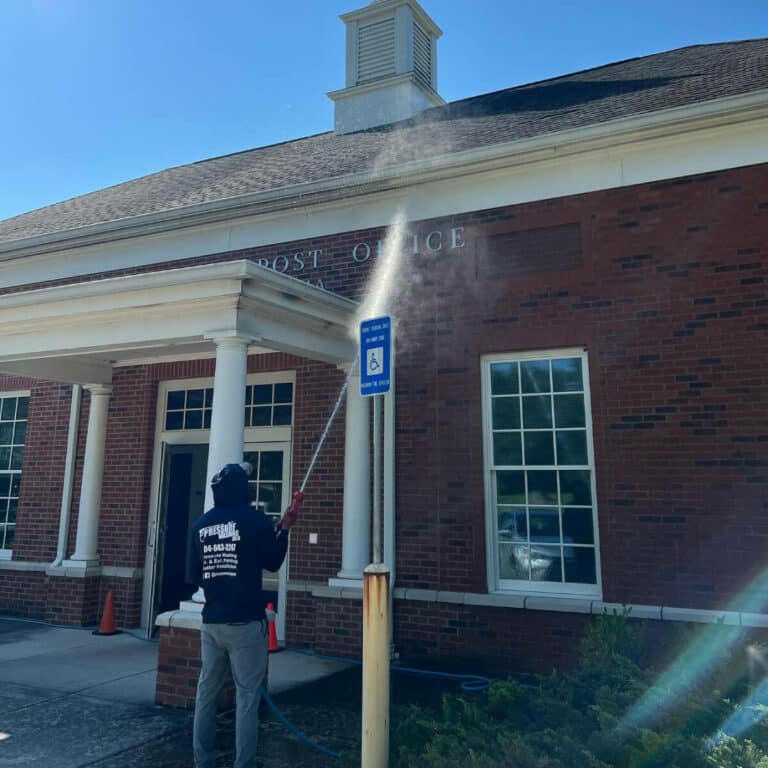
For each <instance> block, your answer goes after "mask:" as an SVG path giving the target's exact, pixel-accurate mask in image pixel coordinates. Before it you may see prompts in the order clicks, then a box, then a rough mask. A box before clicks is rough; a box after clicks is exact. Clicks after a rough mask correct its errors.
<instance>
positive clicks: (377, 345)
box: [360, 317, 392, 397]
mask: <svg viewBox="0 0 768 768" xmlns="http://www.w3.org/2000/svg"><path fill="white" fill-rule="evenodd" d="M391 361H392V318H390V317H375V318H372V319H370V320H364V321H363V322H362V323H360V394H361V395H363V396H364V397H366V396H369V395H383V394H385V393H386V392H389V389H390V385H391Z"/></svg>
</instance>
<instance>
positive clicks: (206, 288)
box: [0, 260, 357, 383]
mask: <svg viewBox="0 0 768 768" xmlns="http://www.w3.org/2000/svg"><path fill="white" fill-rule="evenodd" d="M356 309H357V304H356V303H355V302H353V301H350V300H348V299H344V298H342V297H339V296H336V295H334V294H331V293H328V292H326V291H323V290H322V289H320V288H316V287H314V286H311V285H308V284H307V283H304V282H302V281H300V280H296V279H294V278H291V277H288V276H286V275H282V274H279V273H277V272H274V271H272V270H269V269H265V268H264V267H260V266H258V265H256V264H253V263H252V262H250V261H246V260H241V261H230V262H225V263H222V264H211V265H204V266H198V267H184V268H180V269H171V270H163V271H158V272H152V273H147V274H141V275H129V276H124V277H115V278H108V279H103V280H95V281H92V282H88V283H78V284H74V285H65V286H57V287H54V288H42V289H36V290H30V291H22V292H19V293H15V294H11V295H8V296H5V297H3V301H2V304H1V305H0V370H2V371H7V372H14V373H20V374H23V375H39V376H45V375H46V374H47V376H46V377H49V378H53V379H54V380H57V379H58V380H74V381H83V382H84V383H98V382H100V381H103V379H104V377H105V376H106V370H107V368H109V369H111V364H112V363H113V362H115V361H118V360H125V359H130V358H131V357H140V358H144V359H146V358H152V357H155V356H159V357H162V356H167V355H169V354H177V355H178V354H181V355H183V354H184V353H188V354H191V355H204V354H207V353H210V352H212V350H213V342H212V341H209V340H206V337H208V339H210V337H211V335H215V334H216V333H218V332H226V333H231V332H239V333H243V334H246V335H248V336H250V337H251V338H253V340H254V344H256V345H257V346H258V348H259V349H261V350H264V349H269V350H272V351H282V352H290V353H293V354H298V355H301V356H303V357H308V358H311V359H316V360H323V361H327V362H332V363H341V362H349V361H350V360H351V359H352V358H353V357H354V354H355V345H354V342H353V340H352V336H351V335H350V330H349V329H350V328H351V327H353V324H354V318H355V311H356ZM44 361H48V362H44ZM53 361H55V362H53ZM52 367H53V368H54V369H58V370H60V371H61V374H60V375H50V370H51V368H52ZM54 373H55V371H54Z"/></svg>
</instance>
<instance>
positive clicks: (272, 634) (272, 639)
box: [267, 603, 280, 653]
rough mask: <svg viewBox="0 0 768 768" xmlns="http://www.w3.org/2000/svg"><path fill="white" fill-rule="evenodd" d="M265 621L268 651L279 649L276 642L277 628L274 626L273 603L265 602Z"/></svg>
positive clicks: (272, 651)
mask: <svg viewBox="0 0 768 768" xmlns="http://www.w3.org/2000/svg"><path fill="white" fill-rule="evenodd" d="M267 623H268V624H269V648H268V650H269V652H270V653H274V652H275V651H279V650H280V646H279V645H278V644H277V629H276V627H275V606H274V603H267Z"/></svg>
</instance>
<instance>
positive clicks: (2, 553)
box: [0, 389, 31, 560]
mask: <svg viewBox="0 0 768 768" xmlns="http://www.w3.org/2000/svg"><path fill="white" fill-rule="evenodd" d="M4 397H27V398H29V399H30V401H31V393H30V391H29V390H24V389H22V390H18V391H12V392H0V398H4ZM29 413H30V412H29V408H27V429H29ZM26 452H27V440H26V437H25V438H24V453H25V454H26ZM4 471H7V472H15V473H17V474H18V475H19V480H21V475H22V474H23V468H22V469H20V470H18V471H16V470H4ZM19 501H21V496H19ZM17 514H18V513H17ZM16 524H17V525H18V518H17V520H16ZM14 540H15V536H14ZM12 557H13V550H12V549H0V560H10V559H11V558H12Z"/></svg>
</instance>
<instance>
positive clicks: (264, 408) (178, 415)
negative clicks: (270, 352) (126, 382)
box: [165, 382, 293, 431]
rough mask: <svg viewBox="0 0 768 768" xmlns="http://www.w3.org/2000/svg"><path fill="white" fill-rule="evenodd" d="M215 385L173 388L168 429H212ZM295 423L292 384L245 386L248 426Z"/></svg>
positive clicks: (168, 400)
mask: <svg viewBox="0 0 768 768" xmlns="http://www.w3.org/2000/svg"><path fill="white" fill-rule="evenodd" d="M212 408H213V388H212V387H207V388H203V387H200V388H196V389H173V390H170V391H169V392H168V393H167V395H166V402H165V429H166V430H169V431H176V430H186V429H210V427H211V412H212ZM292 422H293V384H292V383H290V382H279V383H276V384H249V385H248V386H247V387H246V388H245V426H246V427H280V426H290V425H291V423H292Z"/></svg>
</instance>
